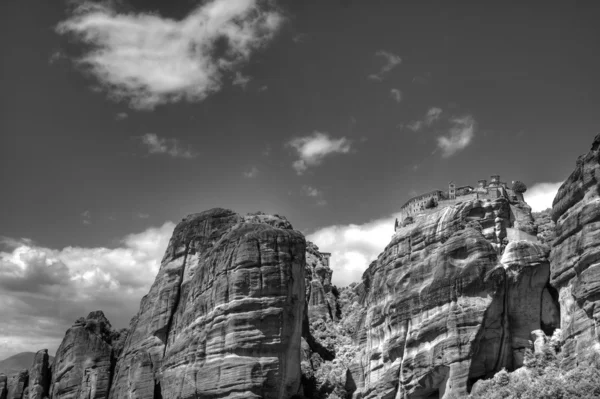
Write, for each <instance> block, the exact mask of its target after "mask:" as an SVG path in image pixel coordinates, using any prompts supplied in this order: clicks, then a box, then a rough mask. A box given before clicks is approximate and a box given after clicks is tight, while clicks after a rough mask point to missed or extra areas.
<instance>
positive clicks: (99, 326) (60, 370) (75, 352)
mask: <svg viewBox="0 0 600 399" xmlns="http://www.w3.org/2000/svg"><path fill="white" fill-rule="evenodd" d="M121 334H123V332H117V331H114V330H113V329H112V328H111V325H110V322H109V321H108V319H107V318H106V317H105V316H104V313H102V311H95V312H91V313H90V314H89V315H88V316H87V317H86V318H83V317H81V318H79V319H78V320H77V321H75V324H73V326H72V327H71V328H69V330H67V332H66V334H65V338H64V339H63V341H62V343H61V344H60V346H59V348H58V350H57V351H56V358H55V362H54V364H53V367H52V369H53V370H52V387H51V391H52V398H54V399H79V398H86V399H101V398H106V397H107V396H108V390H109V387H110V382H111V378H112V371H113V368H114V365H115V362H116V355H117V353H116V348H115V346H117V343H118V342H119V341H120V340H121V339H122V337H121Z"/></svg>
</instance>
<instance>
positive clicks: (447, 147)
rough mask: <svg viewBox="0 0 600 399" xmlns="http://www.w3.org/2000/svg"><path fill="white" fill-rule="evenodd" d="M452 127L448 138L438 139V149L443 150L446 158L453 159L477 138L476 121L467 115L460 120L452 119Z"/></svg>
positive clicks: (441, 137)
mask: <svg viewBox="0 0 600 399" xmlns="http://www.w3.org/2000/svg"><path fill="white" fill-rule="evenodd" d="M450 122H451V124H452V126H451V127H450V130H449V131H448V135H447V136H440V137H438V138H437V145H438V148H439V149H441V150H442V156H443V157H444V158H448V157H451V156H452V155H454V154H456V153H457V152H459V151H461V150H464V149H465V148H466V147H467V146H468V145H469V144H470V143H471V141H472V140H473V137H474V136H475V120H474V119H473V117H472V116H470V115H466V116H463V117H460V118H453V119H450Z"/></svg>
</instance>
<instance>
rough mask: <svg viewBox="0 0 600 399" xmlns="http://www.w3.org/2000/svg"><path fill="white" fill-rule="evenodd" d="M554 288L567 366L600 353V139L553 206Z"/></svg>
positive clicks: (557, 196) (581, 158)
mask: <svg viewBox="0 0 600 399" xmlns="http://www.w3.org/2000/svg"><path fill="white" fill-rule="evenodd" d="M552 218H553V220H554V221H555V222H556V236H557V238H556V240H555V241H554V244H553V247H552V253H551V257H550V259H551V264H552V273H551V279H552V285H554V286H555V287H556V288H557V289H558V290H559V292H560V312H561V316H562V320H561V329H562V331H563V335H564V340H565V343H564V347H563V351H564V360H563V363H564V364H563V365H564V366H565V367H574V366H575V365H577V364H578V363H580V362H584V361H586V357H587V356H588V355H591V354H592V353H593V352H596V353H599V352H600V335H599V331H600V135H598V136H596V138H595V139H594V142H593V144H592V148H591V150H590V151H589V152H588V153H587V154H585V155H583V156H581V157H579V159H578V160H577V164H576V167H575V170H574V171H573V173H571V175H570V176H569V177H568V178H567V180H566V181H565V182H564V183H563V185H562V186H561V187H560V189H559V190H558V194H557V195H556V198H555V199H554V203H553V206H552Z"/></svg>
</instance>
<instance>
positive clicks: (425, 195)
mask: <svg viewBox="0 0 600 399" xmlns="http://www.w3.org/2000/svg"><path fill="white" fill-rule="evenodd" d="M435 193H443V191H442V190H433V191H429V192H427V193H424V194H419V195H417V196H415V197H412V198H410V199H409V200H408V201H406V202H405V203H404V205H402V206H401V207H400V209H404V207H405V206H406V205H408V204H410V203H411V202H412V201H414V200H418V199H421V198H423V197H427V196H428V195H431V194H435Z"/></svg>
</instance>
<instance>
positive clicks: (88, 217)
mask: <svg viewBox="0 0 600 399" xmlns="http://www.w3.org/2000/svg"><path fill="white" fill-rule="evenodd" d="M81 222H82V223H83V224H87V225H90V224H92V213H91V212H90V211H83V212H81Z"/></svg>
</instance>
